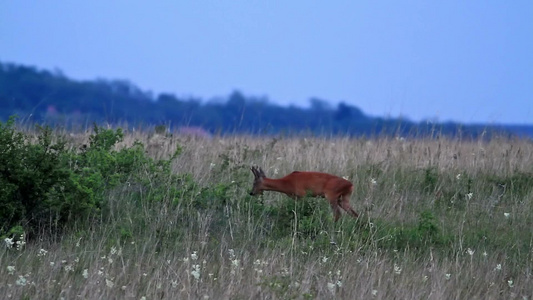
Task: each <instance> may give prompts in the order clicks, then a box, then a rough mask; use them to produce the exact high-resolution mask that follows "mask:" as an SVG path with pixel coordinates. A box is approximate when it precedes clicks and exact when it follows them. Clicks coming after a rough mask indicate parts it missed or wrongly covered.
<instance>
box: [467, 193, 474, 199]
mask: <svg viewBox="0 0 533 300" xmlns="http://www.w3.org/2000/svg"><path fill="white" fill-rule="evenodd" d="M473 196H474V194H473V193H471V192H470V193H468V194H466V198H467V199H468V200H470V199H472V197H473Z"/></svg>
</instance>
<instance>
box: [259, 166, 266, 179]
mask: <svg viewBox="0 0 533 300" xmlns="http://www.w3.org/2000/svg"><path fill="white" fill-rule="evenodd" d="M259 176H261V177H266V175H265V172H264V171H263V169H261V168H259Z"/></svg>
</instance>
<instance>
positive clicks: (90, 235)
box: [0, 131, 533, 299]
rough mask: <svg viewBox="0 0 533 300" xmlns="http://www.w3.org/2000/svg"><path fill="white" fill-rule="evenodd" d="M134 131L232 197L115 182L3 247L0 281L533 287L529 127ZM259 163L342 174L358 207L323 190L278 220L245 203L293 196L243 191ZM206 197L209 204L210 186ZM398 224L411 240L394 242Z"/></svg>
mask: <svg viewBox="0 0 533 300" xmlns="http://www.w3.org/2000/svg"><path fill="white" fill-rule="evenodd" d="M68 134H69V133H67V135H68ZM70 139H71V141H72V146H73V147H79V145H81V144H83V143H86V142H87V136H86V135H85V134H71V135H70ZM135 140H139V141H141V142H143V143H144V144H145V145H146V150H147V152H148V154H149V155H150V156H152V157H154V158H167V157H169V156H170V155H171V154H172V153H174V151H175V150H176V149H177V148H178V147H181V149H182V153H181V155H180V156H179V157H178V159H177V160H176V162H175V164H174V165H173V172H174V173H176V174H190V177H191V179H192V181H194V182H195V183H197V184H198V185H199V186H202V187H213V186H220V187H222V188H226V189H227V191H229V192H228V195H229V197H228V199H227V201H225V202H224V203H221V204H220V205H216V206H212V207H211V206H208V207H207V208H204V209H196V208H195V207H194V205H193V204H191V202H188V201H179V203H178V204H176V202H175V201H174V200H175V199H167V198H164V197H163V199H162V200H161V201H158V202H152V203H145V202H142V203H140V202H138V201H137V200H138V199H139V197H140V198H142V197H146V198H148V195H146V194H143V193H149V192H150V191H149V190H148V191H145V190H143V191H142V192H139V191H138V190H135V189H138V187H137V186H135V185H131V186H124V187H121V188H120V189H116V190H114V191H112V192H111V193H109V199H108V204H107V205H108V212H107V213H105V214H104V213H103V216H102V217H103V219H104V220H105V221H104V222H102V223H98V224H93V225H92V226H89V227H84V226H80V229H79V230H74V231H73V232H70V233H69V234H67V235H65V236H63V237H59V238H48V237H43V238H42V239H41V240H39V241H34V242H31V243H29V244H26V245H24V246H23V247H21V249H20V250H16V249H9V250H8V249H5V248H2V250H0V295H4V296H3V297H5V298H6V299H7V298H11V299H21V298H23V299H252V298H253V299H257V298H259V299H292V298H294V299H334V298H340V299H532V298H533V280H532V275H533V270H532V268H533V233H532V225H533V200H532V199H533V192H532V191H533V189H530V188H527V186H522V185H527V184H528V183H529V182H531V181H528V180H529V178H530V176H531V174H532V172H533V143H532V142H531V141H527V140H518V139H517V140H513V139H503V138H501V139H498V138H495V139H492V140H490V141H482V140H476V141H470V140H458V139H448V138H441V139H412V140H409V139H407V140H405V139H396V138H386V137H382V138H375V139H363V138H360V139H352V138H329V139H326V138H309V137H307V138H303V137H302V138H254V137H246V136H234V137H213V138H211V139H205V138H196V137H191V136H161V135H154V134H151V133H147V132H139V131H137V132H129V133H128V134H127V135H126V139H125V140H124V142H123V143H122V145H121V146H127V145H131V144H133V142H134V141H135ZM252 165H259V166H261V167H262V168H263V169H264V170H265V172H266V173H267V175H268V176H271V177H281V176H283V175H285V174H287V173H290V172H291V171H293V170H314V171H323V172H328V173H332V174H337V175H339V176H344V177H347V178H349V180H351V181H352V182H353V183H354V186H355V192H354V195H353V196H352V206H353V207H354V208H355V209H356V211H358V212H359V213H360V214H361V217H360V219H359V220H357V221H355V220H353V219H351V218H348V217H346V216H344V217H343V218H342V219H341V221H340V222H339V223H340V224H332V222H331V213H330V211H329V206H328V205H327V203H326V201H325V200H316V201H315V202H311V203H312V204H314V205H316V206H317V207H318V211H317V212H315V213H314V217H312V218H310V219H303V218H302V217H300V216H298V215H295V217H294V219H292V221H290V222H281V221H280V222H279V223H276V222H274V223H272V219H270V218H269V217H268V215H267V214H266V213H262V212H261V211H259V212H258V211H257V210H258V208H257V207H254V206H251V205H250V204H249V202H262V203H264V205H263V206H260V207H262V208H260V209H264V210H268V209H269V208H270V207H274V206H276V204H277V203H280V202H283V203H288V204H287V205H289V206H290V205H291V204H290V203H292V202H290V201H292V200H290V199H287V197H286V196H283V195H281V194H276V193H265V196H263V197H262V198H251V197H249V196H248V195H247V194H248V192H249V190H250V188H251V183H252V178H253V177H252V174H251V172H250V171H249V167H250V166H252ZM524 182H525V183H524ZM515 185H516V186H515ZM518 185H520V186H518ZM169 188H170V187H169ZM184 195H185V194H184ZM191 197H194V196H191ZM197 197H201V195H200V194H198V195H197ZM185 200H188V199H185ZM173 201H174V202H173ZM204 201H207V203H208V205H209V199H204ZM213 201H220V199H218V198H216V197H215V198H213ZM310 201H314V200H310ZM295 205H296V204H295ZM294 211H295V212H294V214H296V211H297V209H296V208H295V209H294ZM423 212H429V213H430V214H431V215H432V217H433V219H432V218H430V220H434V221H429V222H430V223H431V222H433V223H431V224H430V225H434V226H436V227H437V228H438V230H439V233H438V234H439V235H438V237H434V238H433V239H430V240H428V241H427V242H423V243H418V244H411V243H409V241H411V240H410V236H409V234H410V232H411V231H409V230H410V228H411V229H413V230H414V231H416V230H418V229H420V228H419V227H417V226H418V225H417V224H418V223H419V222H420V216H421V213H423ZM186 214H188V215H186ZM289 214H293V212H289ZM305 220H311V221H310V222H311V225H312V226H315V227H317V228H316V232H315V233H316V234H314V235H313V234H311V235H305V234H302V233H301V232H299V230H300V229H299V228H301V227H298V226H299V224H297V223H298V222H303V221H305ZM287 224H289V227H290V228H286V229H284V230H286V231H288V232H290V234H288V235H274V234H273V233H272V232H274V231H275V228H276V227H277V226H287ZM267 227H269V228H274V231H273V230H267V229H265V228H267ZM387 230H388V231H387ZM402 230H404V231H402ZM383 232H385V234H383ZM398 232H402V234H403V235H398V236H399V237H400V238H402V237H403V238H405V239H406V240H407V243H404V244H402V243H394V242H388V241H387V239H389V238H390V239H392V238H391V237H392V235H393V233H398ZM389 233H390V237H389ZM329 241H334V242H335V243H336V244H335V245H333V244H330V243H329ZM396 246H398V247H396Z"/></svg>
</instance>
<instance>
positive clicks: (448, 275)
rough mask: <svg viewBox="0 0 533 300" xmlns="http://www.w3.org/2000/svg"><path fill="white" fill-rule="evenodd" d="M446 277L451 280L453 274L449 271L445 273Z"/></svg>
mask: <svg viewBox="0 0 533 300" xmlns="http://www.w3.org/2000/svg"><path fill="white" fill-rule="evenodd" d="M444 278H446V280H450V278H452V274H450V273H447V274H446V275H444Z"/></svg>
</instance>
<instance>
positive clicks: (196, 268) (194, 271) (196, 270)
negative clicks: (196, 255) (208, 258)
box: [191, 265, 200, 280]
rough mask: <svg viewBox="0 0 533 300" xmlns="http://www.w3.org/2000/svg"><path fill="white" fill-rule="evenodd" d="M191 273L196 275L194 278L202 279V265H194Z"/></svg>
mask: <svg viewBox="0 0 533 300" xmlns="http://www.w3.org/2000/svg"><path fill="white" fill-rule="evenodd" d="M191 274H192V276H193V277H194V279H196V280H198V279H200V265H193V266H192V271H191Z"/></svg>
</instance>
